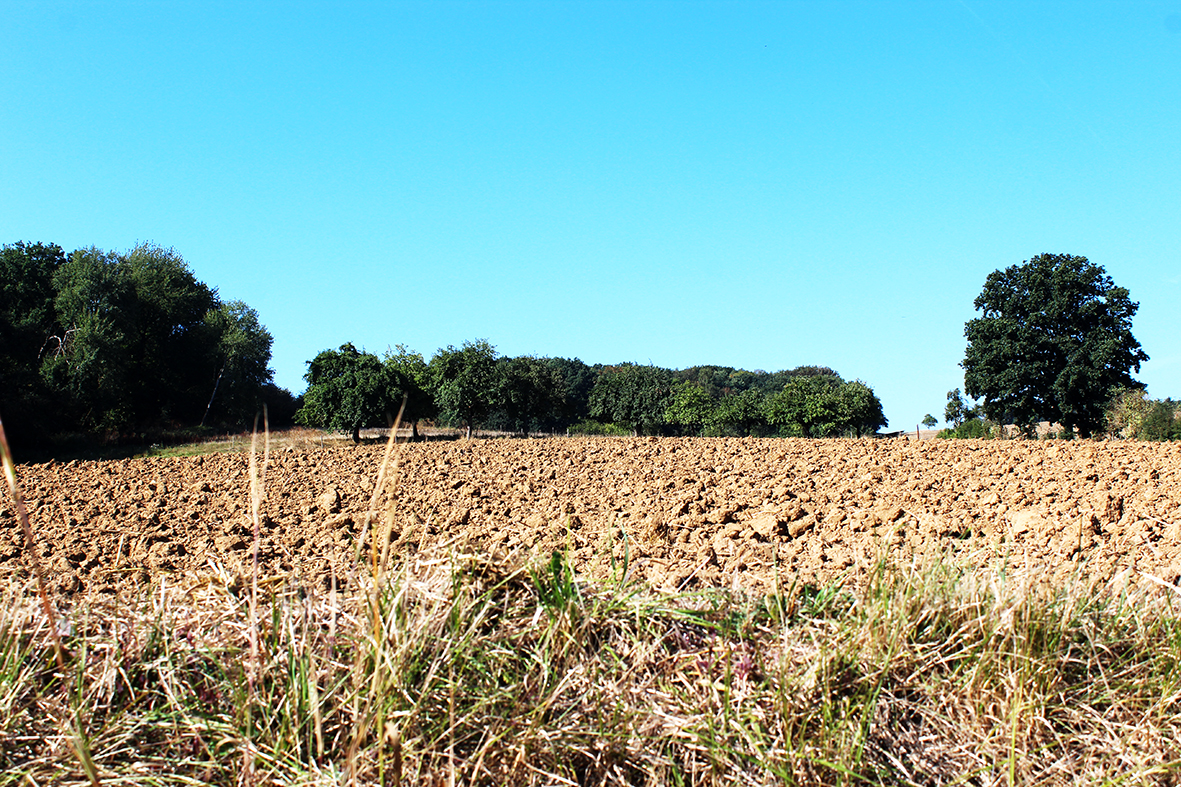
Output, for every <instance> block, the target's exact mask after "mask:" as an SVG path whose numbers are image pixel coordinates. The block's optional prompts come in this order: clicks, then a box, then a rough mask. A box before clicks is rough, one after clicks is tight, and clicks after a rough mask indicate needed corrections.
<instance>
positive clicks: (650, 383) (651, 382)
mask: <svg viewBox="0 0 1181 787" xmlns="http://www.w3.org/2000/svg"><path fill="white" fill-rule="evenodd" d="M674 382H675V380H674V378H673V373H672V372H671V371H669V370H668V369H662V368H660V367H659V366H640V365H638V364H634V363H624V364H620V365H618V366H606V367H603V370H602V372H600V373H599V379H598V380H596V381H595V387H594V388H593V389H591V394H590V414H591V417H592V418H599V419H602V420H605V421H609V422H611V423H614V424H617V425H619V426H622V427H625V428H627V429H630V430H631V431H632V432H633V433H634V434H656V433H658V432H660V431H661V430H662V429H663V427H664V425H665V424H666V423H667V422H666V421H665V419H664V413H665V410H666V409H667V408H668V405H669V403H670V401H671V400H672V395H673V383H674Z"/></svg>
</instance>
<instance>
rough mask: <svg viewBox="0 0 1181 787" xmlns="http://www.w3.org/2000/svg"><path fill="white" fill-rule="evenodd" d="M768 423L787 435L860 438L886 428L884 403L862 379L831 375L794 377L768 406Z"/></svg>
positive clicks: (766, 407)
mask: <svg viewBox="0 0 1181 787" xmlns="http://www.w3.org/2000/svg"><path fill="white" fill-rule="evenodd" d="M764 412H765V413H766V417H767V422H768V423H770V424H772V425H775V426H778V427H780V430H781V431H782V432H783V433H784V434H787V435H795V436H800V437H836V436H839V435H843V434H849V435H856V436H858V437H860V436H863V435H866V434H873V433H874V432H876V431H877V430H878V429H879V428H880V427H883V426H885V425H886V423H887V422H886V418H885V416H884V415H883V413H882V403H881V402H880V401H879V400H878V398H877V396H876V395H875V394H874V392H873V389H871V388H870V387H869V386H868V385H866V384H865V383H863V382H861V381H860V380H854V381H852V382H846V381H844V380H842V379H841V378H840V377H838V376H835V375H829V374H817V375H803V376H799V377H794V378H792V379H791V380H790V381H789V382H788V383H787V384H786V385H785V386H784V387H783V390H782V391H780V392H779V393H777V394H775V395H774V396H771V397H769V398H768V399H767V401H766V403H765V405H764Z"/></svg>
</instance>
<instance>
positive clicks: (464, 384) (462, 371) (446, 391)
mask: <svg viewBox="0 0 1181 787" xmlns="http://www.w3.org/2000/svg"><path fill="white" fill-rule="evenodd" d="M430 379H431V390H432V392H433V393H434V395H435V401H436V402H437V403H438V405H439V416H440V417H441V418H443V420H445V421H448V422H450V423H458V424H462V425H463V426H464V428H465V429H466V430H467V436H468V438H471V436H472V429H473V428H474V427H475V426H477V425H478V424H481V423H483V421H484V419H485V418H487V417H488V414H489V413H490V412H491V411H492V407H493V404H494V402H495V399H496V393H497V379H496V348H495V347H493V346H492V345H491V344H489V343H488V342H487V341H486V340H484V339H476V340H475V341H471V342H464V343H463V346H462V347H460V348H459V349H456V348H455V347H452V346H448V347H447V349H445V350H442V349H441V350H439V351H438V352H436V353H435V355H434V357H433V358H431V362H430Z"/></svg>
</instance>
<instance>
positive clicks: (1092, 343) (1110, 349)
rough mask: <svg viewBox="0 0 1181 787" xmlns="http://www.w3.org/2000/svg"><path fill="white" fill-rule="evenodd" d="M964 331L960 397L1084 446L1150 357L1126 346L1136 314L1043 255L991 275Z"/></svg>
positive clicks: (1094, 272)
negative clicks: (1056, 429)
mask: <svg viewBox="0 0 1181 787" xmlns="http://www.w3.org/2000/svg"><path fill="white" fill-rule="evenodd" d="M975 306H976V309H977V311H980V312H981V313H982V314H981V316H980V317H978V318H976V319H973V320H970V321H969V322H968V323H967V324H966V325H965V326H964V335H965V336H966V337H967V340H968V346H967V350H966V352H965V355H964V360H963V363H962V366H963V368H964V388H965V390H966V391H967V393H968V394H969V395H970V396H972V397H976V398H982V399H983V402H982V407H983V409H984V412H985V414H986V415H987V416H988V417H989V418H990V419H992V420H993V421H997V422H998V423H1007V422H1008V423H1015V424H1017V425H1019V426H1021V427H1022V429H1023V430H1024V431H1026V433H1031V432H1032V430H1033V429H1034V427H1035V425H1036V423H1037V422H1038V421H1050V422H1057V423H1059V424H1061V425H1062V426H1063V427H1064V428H1066V429H1067V430H1074V429H1077V430H1078V431H1079V433H1080V434H1081V435H1082V436H1084V437H1086V436H1089V435H1090V434H1092V433H1093V432H1094V431H1096V430H1097V429H1100V428H1101V427H1102V426H1103V423H1104V409H1105V407H1106V405H1107V402H1108V401H1109V400H1110V399H1111V397H1112V396H1113V395H1114V393H1115V392H1116V391H1117V390H1119V389H1133V388H1140V387H1142V386H1141V385H1140V384H1139V383H1137V382H1136V381H1135V380H1133V379H1132V377H1131V372H1132V371H1133V370H1135V371H1139V370H1140V364H1141V362H1143V361H1146V360H1148V356H1147V355H1146V354H1145V353H1144V352H1143V351H1142V350H1141V349H1140V343H1139V342H1137V341H1136V339H1135V338H1134V337H1133V336H1132V330H1131V328H1132V317H1133V316H1134V315H1135V314H1136V310H1137V309H1138V308H1139V304H1138V303H1135V302H1134V301H1132V300H1131V299H1130V298H1129V294H1128V291H1127V290H1126V289H1124V288H1123V287H1117V286H1116V285H1115V284H1114V282H1112V280H1111V278H1110V277H1109V276H1107V275H1106V272H1105V271H1104V269H1103V268H1102V267H1101V266H1099V265H1095V264H1094V263H1091V262H1089V261H1088V260H1087V258H1086V257H1075V256H1071V255H1068V254H1041V255H1038V256H1037V257H1034V258H1033V259H1030V260H1027V261H1026V262H1024V263H1022V264H1021V265H1013V266H1011V267H1009V268H1006V269H1005V270H1003V271H1000V270H998V271H993V272H992V273H990V274H989V275H988V278H987V280H986V281H985V283H984V290H983V291H982V292H981V293H980V295H979V296H978V297H977V298H976V301H975Z"/></svg>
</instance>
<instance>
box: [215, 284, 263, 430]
mask: <svg viewBox="0 0 1181 787" xmlns="http://www.w3.org/2000/svg"><path fill="white" fill-rule="evenodd" d="M205 324H206V326H207V328H208V330H209V332H210V334H211V335H212V337H216V344H215V345H214V347H215V348H216V354H215V355H214V359H215V363H214V366H215V367H216V374H217V377H216V378H215V379H214V382H213V392H212V393H211V394H210V396H209V402H208V403H207V404H206V405H205V416H204V417H203V418H202V419H201V423H202V424H204V423H205V420H206V418H208V417H209V415H210V412H211V411H212V412H213V413H215V414H217V415H220V416H221V418H222V419H224V420H227V421H231V422H243V421H246V420H248V419H249V417H250V415H251V414H252V413H254V412H256V411H257V408H258V402H259V400H260V398H273V397H278V399H279V401H282V395H281V394H279V393H278V392H277V391H276V392H272V391H269V390H268V389H267V386H268V384H270V383H271V379H272V377H273V372H272V371H271V369H270V368H268V364H269V363H270V359H271V342H272V341H273V340H272V338H271V334H270V332H269V331H267V329H266V328H264V327H263V325H262V323H261V322H259V319H258V312H256V311H255V310H254V309H252V308H250V307H249V306H247V305H246V304H245V303H243V302H242V301H230V302H228V303H222V304H219V305H218V306H217V308H215V309H211V310H209V312H207V313H206V315H205ZM264 393H265V394H266V396H265V397H264ZM215 400H216V401H215ZM215 405H216V407H215ZM272 409H273V408H272ZM276 415H278V414H277V413H272V414H271V418H272V422H274V423H277V421H275V420H274V419H275V416H276Z"/></svg>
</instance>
